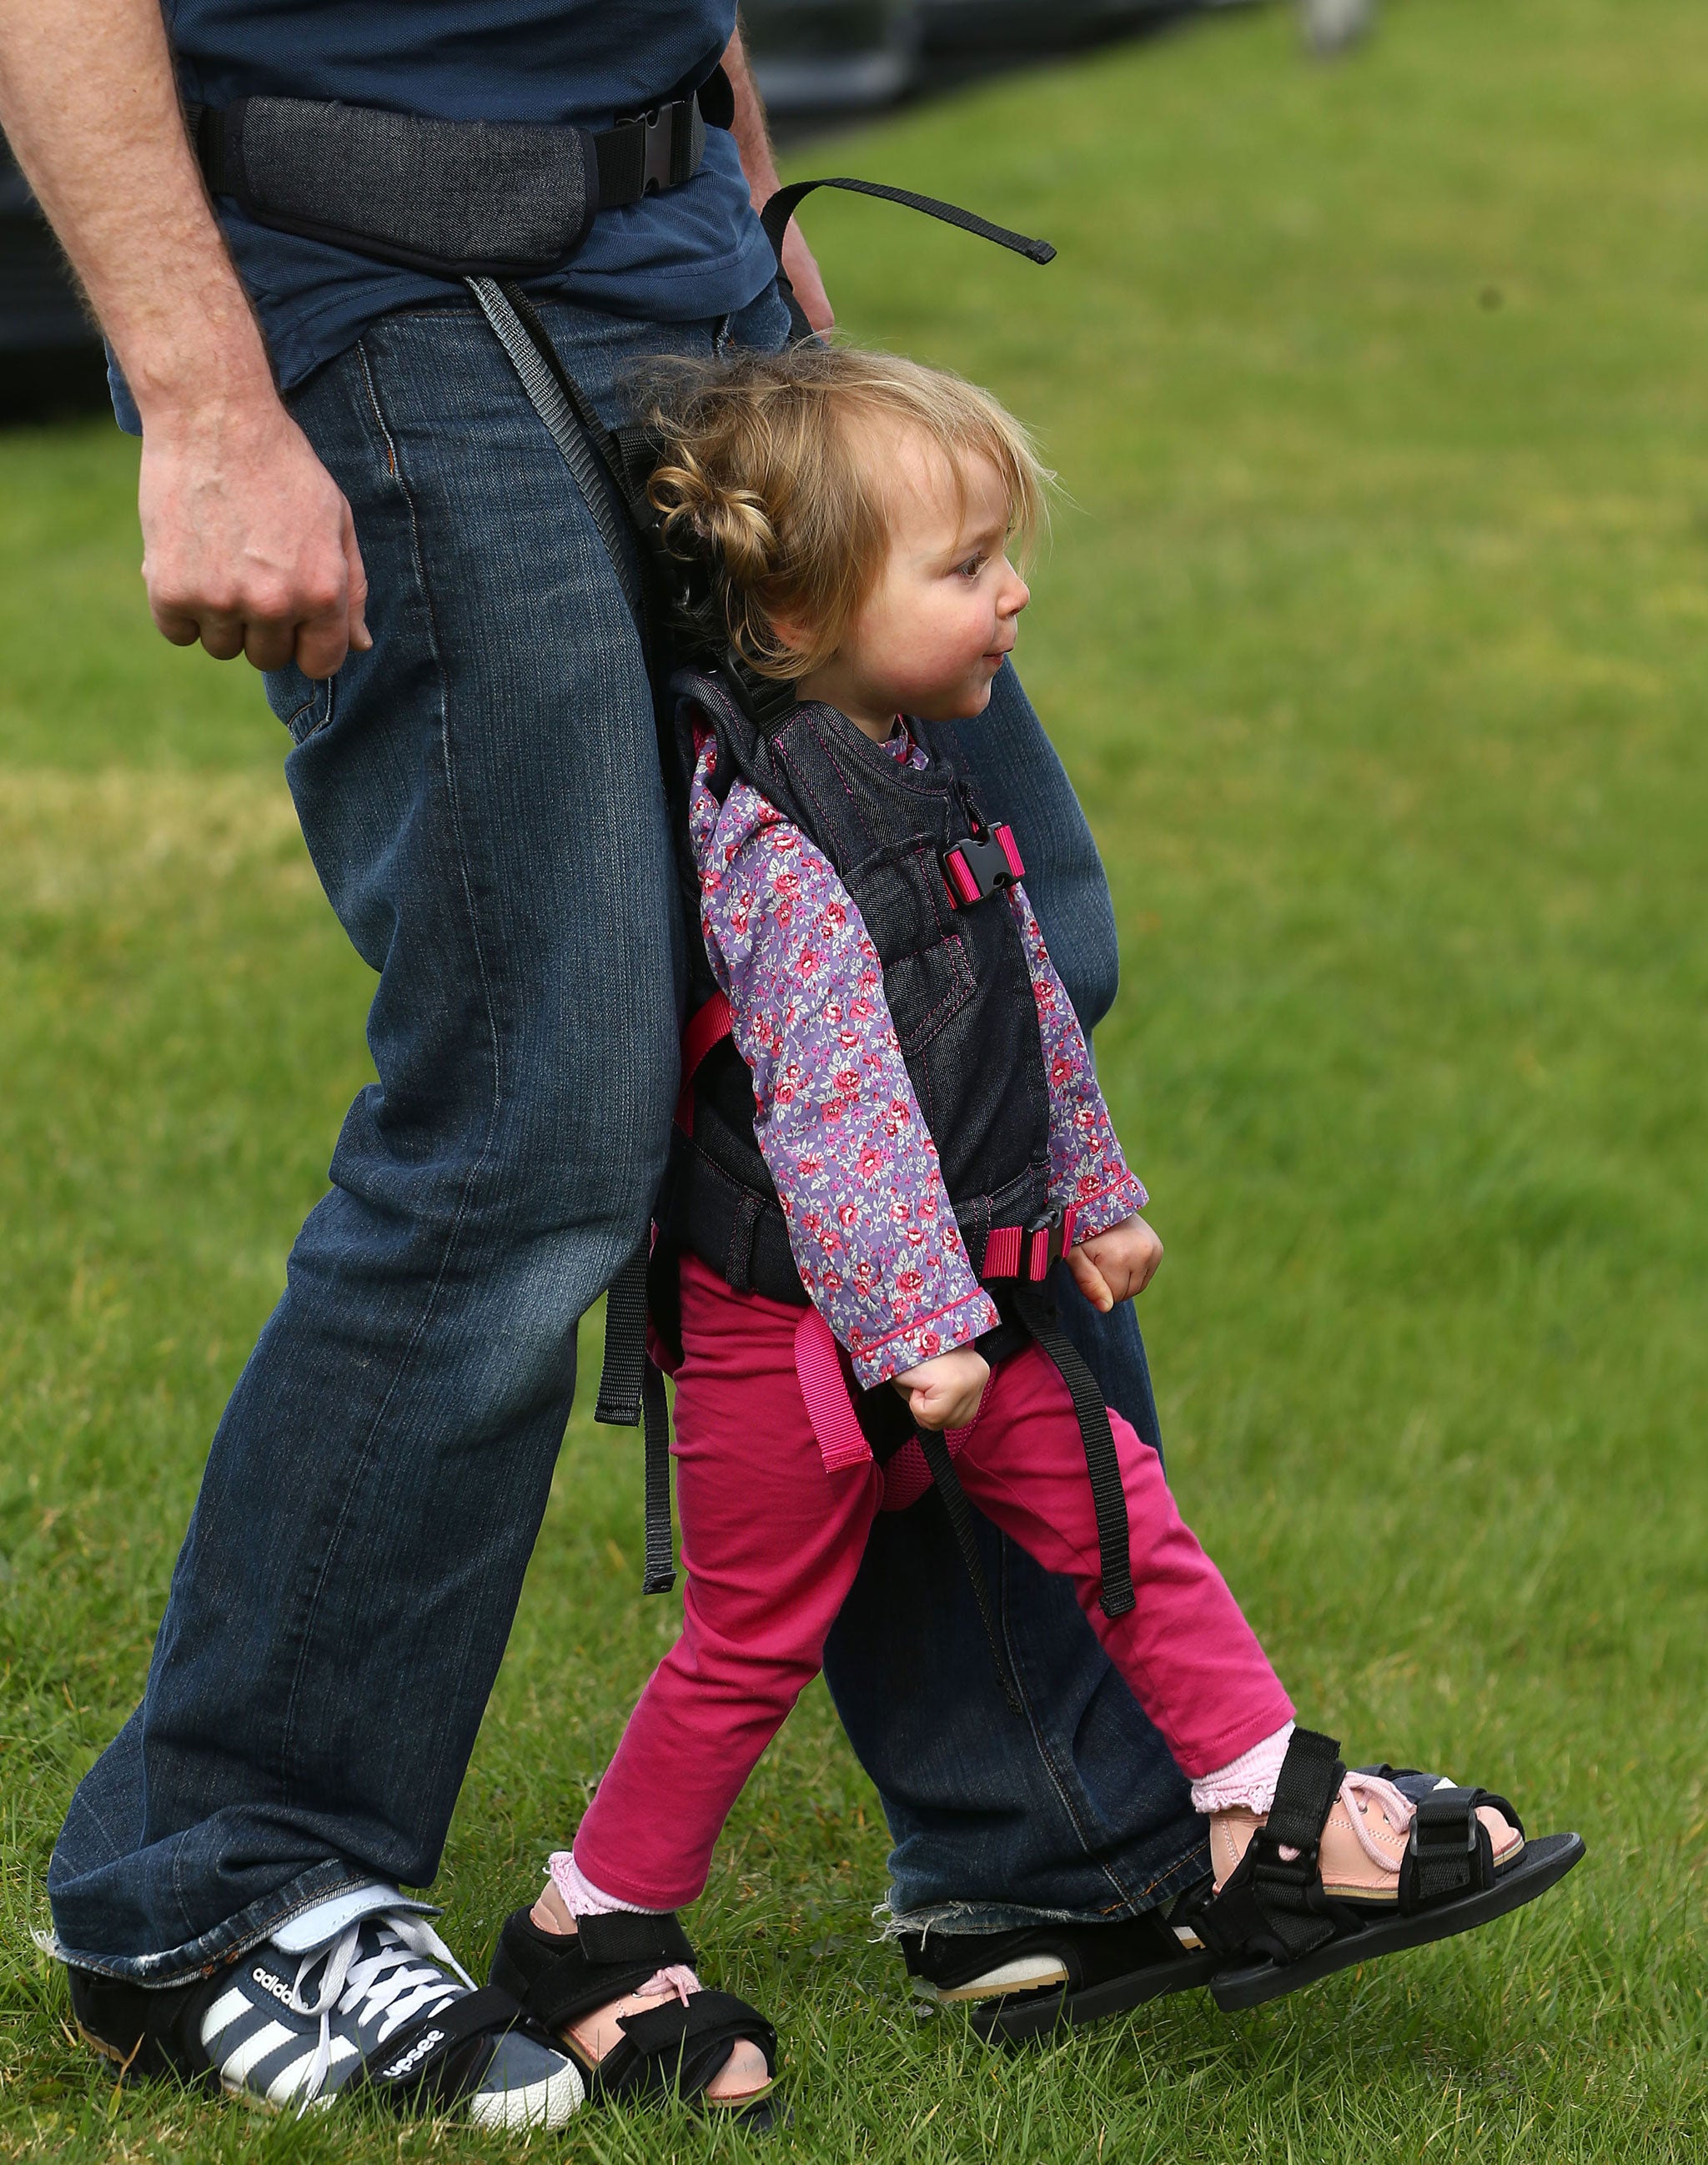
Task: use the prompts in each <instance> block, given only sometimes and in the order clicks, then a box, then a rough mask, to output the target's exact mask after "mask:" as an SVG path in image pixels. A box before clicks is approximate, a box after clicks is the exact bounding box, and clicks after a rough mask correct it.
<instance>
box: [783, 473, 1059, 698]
mask: <svg viewBox="0 0 1708 2165" xmlns="http://www.w3.org/2000/svg"><path fill="white" fill-rule="evenodd" d="M872 454H873V456H883V458H884V460H885V461H886V472H885V478H884V493H885V495H886V497H887V498H888V503H889V506H890V545H889V555H888V557H887V559H886V560H885V562H884V566H883V571H882V572H881V573H880V574H879V576H878V583H877V584H876V586H875V587H873V588H872V592H871V593H870V594H869V595H868V596H867V598H866V601H865V603H863V605H862V608H861V609H860V611H859V613H858V614H857V616H856V617H855V618H854V620H853V622H852V623H851V624H850V625H849V627H848V630H847V633H846V635H845V637H844V639H843V640H842V644H841V645H840V646H839V647H838V648H837V650H836V653H835V654H834V655H833V656H831V657H830V661H828V662H827V663H826V664H825V666H824V667H823V668H822V669H820V670H816V671H814V672H813V675H812V676H811V677H809V678H808V679H806V680H805V681H804V682H803V683H802V686H801V690H802V692H803V693H804V695H805V696H806V697H808V698H822V699H828V700H829V701H830V703H831V704H832V705H834V706H837V707H840V708H841V710H842V712H843V713H844V714H846V715H848V716H849V717H850V719H851V720H853V721H855V722H857V723H858V724H860V726H861V727H862V729H864V730H867V733H868V734H870V735H880V736H881V735H887V734H888V730H889V728H890V724H891V723H892V722H893V720H894V717H895V716H896V715H897V714H916V715H917V716H918V717H919V718H920V720H921V721H927V722H951V721H961V720H963V719H966V718H967V716H968V715H972V714H983V712H984V709H985V708H986V707H987V706H988V704H989V703H990V685H991V680H992V678H993V677H994V676H995V675H996V672H997V671H998V670H999V669H1000V668H1001V666H1002V663H1003V657H1004V655H1006V654H1007V653H1008V652H1009V651H1010V649H1011V648H1012V647H1013V645H1014V643H1015V629H1016V620H1017V619H1018V618H1019V616H1020V611H1021V610H1022V609H1023V608H1025V605H1026V603H1028V601H1030V600H1031V594H1030V593H1029V592H1028V591H1027V587H1026V582H1025V580H1024V579H1023V578H1021V577H1020V573H1019V572H1017V571H1015V567H1014V566H1013V565H1012V564H1011V563H1010V561H1008V556H1007V540H1008V524H1009V499H1008V491H1007V489H1006V487H1004V483H1003V479H1002V477H1001V475H1000V474H999V473H998V471H997V470H996V468H995V467H994V466H993V465H992V464H991V463H990V461H988V459H984V458H971V459H969V460H968V461H967V465H966V467H965V470H964V471H963V472H962V475H961V476H960V481H961V486H960V487H958V488H957V486H956V482H957V476H956V474H955V471H954V470H953V468H952V466H951V465H950V463H949V461H948V459H947V457H946V455H945V454H944V453H943V452H942V451H941V450H939V449H938V448H937V446H936V445H935V444H933V443H932V442H931V441H930V440H929V438H927V437H925V436H924V435H919V434H917V433H915V432H913V431H909V432H908V433H907V434H905V435H903V436H902V437H901V438H900V439H899V440H894V439H892V440H889V441H888V442H886V443H884V444H883V445H882V446H881V447H880V446H879V445H876V444H874V445H873V446H872Z"/></svg>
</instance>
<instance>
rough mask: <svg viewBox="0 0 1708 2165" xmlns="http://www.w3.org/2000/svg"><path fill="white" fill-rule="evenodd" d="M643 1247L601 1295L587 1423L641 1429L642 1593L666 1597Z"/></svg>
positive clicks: (657, 1393) (663, 1432)
mask: <svg viewBox="0 0 1708 2165" xmlns="http://www.w3.org/2000/svg"><path fill="white" fill-rule="evenodd" d="M649 1246H650V1241H643V1242H642V1243H641V1245H640V1247H638V1248H637V1249H636V1250H635V1252H634V1254H633V1255H632V1256H630V1258H629V1260H628V1262H626V1263H625V1264H624V1266H623V1267H622V1269H621V1270H620V1271H619V1272H618V1273H617V1275H616V1277H614V1278H613V1279H612V1281H611V1283H610V1285H609V1288H607V1291H606V1293H605V1359H604V1367H603V1368H602V1369H601V1370H600V1372H599V1396H598V1404H597V1405H595V1407H594V1408H593V1419H594V1420H596V1421H604V1422H605V1423H606V1424H607V1425H609V1426H610V1427H613V1428H640V1427H642V1425H643V1424H644V1436H645V1441H644V1446H643V1448H644V1452H645V1465H646V1561H645V1562H644V1564H643V1565H642V1567H641V1577H640V1591H641V1592H642V1593H669V1591H670V1589H671V1588H672V1587H673V1586H674V1585H675V1584H676V1547H675V1542H674V1541H673V1539H672V1532H671V1524H670V1409H669V1406H668V1404H667V1401H666V1399H665V1395H664V1378H663V1377H662V1375H661V1374H660V1373H659V1372H658V1370H657V1369H656V1367H654V1366H653V1364H652V1362H651V1360H650V1359H649V1357H648V1356H647V1351H646V1265H647V1260H648V1248H649Z"/></svg>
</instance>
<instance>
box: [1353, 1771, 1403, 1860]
mask: <svg viewBox="0 0 1708 2165" xmlns="http://www.w3.org/2000/svg"><path fill="white" fill-rule="evenodd" d="M1341 1795H1342V1798H1343V1799H1345V1801H1346V1804H1347V1817H1348V1819H1350V1820H1351V1821H1352V1832H1353V1833H1354V1834H1355V1835H1356V1836H1357V1841H1358V1846H1359V1848H1360V1849H1362V1850H1363V1852H1364V1854H1365V1856H1366V1857H1368V1858H1369V1860H1370V1862H1372V1863H1373V1864H1379V1865H1380V1866H1381V1867H1383V1869H1384V1871H1388V1872H1391V1871H1392V1870H1393V1868H1394V1858H1393V1856H1392V1853H1391V1852H1389V1851H1388V1850H1385V1849H1384V1848H1383V1847H1382V1846H1381V1845H1380V1843H1379V1842H1378V1841H1377V1840H1376V1837H1375V1836H1374V1835H1373V1834H1372V1833H1371V1831H1370V1830H1369V1827H1368V1825H1367V1820H1368V1815H1369V1809H1370V1806H1371V1805H1372V1804H1379V1805H1380V1806H1381V1807H1382V1809H1383V1810H1384V1813H1386V1815H1387V1816H1388V1820H1389V1825H1392V1827H1393V1828H1394V1831H1395V1832H1396V1833H1398V1834H1404V1833H1405V1832H1406V1831H1407V1830H1408V1829H1409V1828H1410V1825H1411V1822H1412V1820H1414V1819H1415V1817H1416V1815H1417V1807H1416V1805H1415V1804H1413V1803H1412V1801H1411V1799H1410V1797H1408V1796H1407V1795H1405V1793H1404V1791H1403V1790H1400V1789H1397V1788H1395V1787H1394V1784H1393V1783H1392V1782H1390V1781H1389V1780H1388V1779H1387V1778H1386V1777H1385V1776H1384V1775H1381V1774H1361V1773H1358V1772H1357V1769H1356V1768H1354V1769H1353V1771H1352V1773H1350V1774H1348V1775H1347V1778H1346V1779H1345V1780H1344V1781H1343V1782H1342V1783H1341Z"/></svg>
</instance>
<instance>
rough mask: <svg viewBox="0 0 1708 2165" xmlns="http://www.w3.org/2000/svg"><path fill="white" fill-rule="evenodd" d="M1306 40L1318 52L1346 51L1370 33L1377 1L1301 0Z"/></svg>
mask: <svg viewBox="0 0 1708 2165" xmlns="http://www.w3.org/2000/svg"><path fill="white" fill-rule="evenodd" d="M1375 18H1376V6H1375V0H1299V20H1300V22H1301V24H1303V27H1304V30H1305V44H1306V45H1309V46H1310V50H1312V52H1314V53H1321V54H1325V55H1327V54H1331V53H1343V52H1345V51H1346V50H1347V47H1348V46H1349V45H1357V42H1358V40H1359V39H1360V38H1362V37H1364V36H1366V35H1367V34H1368V31H1369V29H1370V26H1371V24H1373V22H1374V20H1375Z"/></svg>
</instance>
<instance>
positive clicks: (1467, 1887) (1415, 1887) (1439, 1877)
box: [1400, 1788, 1495, 1916]
mask: <svg viewBox="0 0 1708 2165" xmlns="http://www.w3.org/2000/svg"><path fill="white" fill-rule="evenodd" d="M1492 1801H1494V1800H1493V1799H1490V1798H1489V1795H1488V1792H1487V1791H1486V1790H1484V1789H1467V1788H1448V1789H1432V1790H1431V1792H1430V1793H1429V1794H1428V1795H1427V1796H1426V1797H1422V1798H1420V1799H1418V1801H1417V1803H1416V1805H1415V1809H1414V1811H1413V1815H1412V1821H1411V1833H1410V1837H1409V1839H1408V1840H1407V1841H1406V1845H1405V1856H1404V1857H1403V1858H1402V1859H1401V1860H1400V1910H1401V1913H1402V1914H1403V1915H1406V1916H1410V1915H1413V1914H1414V1913H1415V1911H1417V1910H1426V1909H1430V1908H1432V1907H1433V1906H1434V1904H1437V1902H1451V1901H1454V1900H1457V1899H1458V1897H1459V1896H1461V1895H1463V1894H1475V1893H1477V1892H1479V1890H1480V1889H1482V1888H1485V1887H1492V1886H1493V1885H1494V1883H1495V1845H1494V1843H1493V1842H1492V1841H1490V1840H1489V1830H1488V1828H1487V1827H1485V1826H1484V1824H1483V1822H1482V1820H1479V1818H1478V1816H1477V1807H1478V1805H1479V1804H1483V1803H1484V1802H1492Z"/></svg>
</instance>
